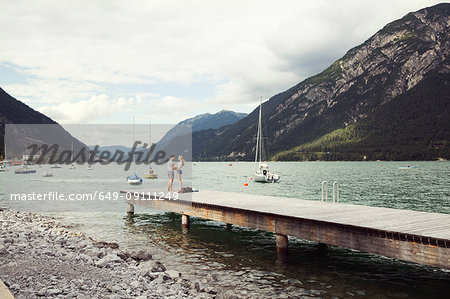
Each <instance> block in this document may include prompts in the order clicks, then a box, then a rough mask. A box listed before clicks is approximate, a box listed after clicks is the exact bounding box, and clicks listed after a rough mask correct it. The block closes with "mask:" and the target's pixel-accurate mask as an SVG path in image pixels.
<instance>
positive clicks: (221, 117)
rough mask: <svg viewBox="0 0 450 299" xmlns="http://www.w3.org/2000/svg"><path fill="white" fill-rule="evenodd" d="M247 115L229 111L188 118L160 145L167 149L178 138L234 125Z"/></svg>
mask: <svg viewBox="0 0 450 299" xmlns="http://www.w3.org/2000/svg"><path fill="white" fill-rule="evenodd" d="M247 115H248V114H247V113H238V112H233V111H228V110H222V111H220V112H217V113H215V114H210V113H204V114H200V115H197V116H195V117H192V118H188V119H186V120H183V121H181V122H179V123H178V124H176V125H175V126H174V127H173V128H172V129H170V130H169V131H168V132H167V133H166V134H165V135H164V136H163V137H162V138H161V140H159V141H158V145H159V146H161V147H165V146H166V145H168V144H169V143H170V141H171V140H174V139H175V138H176V137H179V136H183V135H186V134H191V132H197V131H201V130H207V129H218V128H221V127H223V126H226V125H232V124H234V123H236V122H237V121H239V120H241V119H243V118H244V117H246V116H247Z"/></svg>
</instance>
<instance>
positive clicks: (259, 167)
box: [253, 102, 280, 183]
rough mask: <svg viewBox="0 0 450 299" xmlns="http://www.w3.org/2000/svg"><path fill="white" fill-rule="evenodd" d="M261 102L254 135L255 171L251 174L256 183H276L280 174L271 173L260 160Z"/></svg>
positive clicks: (261, 138)
mask: <svg viewBox="0 0 450 299" xmlns="http://www.w3.org/2000/svg"><path fill="white" fill-rule="evenodd" d="M261 108H262V105H261V102H260V103H259V120H258V133H257V135H256V151H255V152H256V153H255V168H256V169H255V173H254V174H253V181H255V182H258V183H276V182H278V181H279V180H280V176H279V175H278V174H276V173H272V172H270V170H269V165H268V164H266V163H263V162H262V155H263V137H262V124H261V115H262V114H261Z"/></svg>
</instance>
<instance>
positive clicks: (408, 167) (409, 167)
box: [398, 165, 417, 169]
mask: <svg viewBox="0 0 450 299" xmlns="http://www.w3.org/2000/svg"><path fill="white" fill-rule="evenodd" d="M412 168H417V166H411V165H408V166H399V167H398V169H412Z"/></svg>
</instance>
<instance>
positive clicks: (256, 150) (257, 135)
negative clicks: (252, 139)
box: [255, 101, 261, 170]
mask: <svg viewBox="0 0 450 299" xmlns="http://www.w3.org/2000/svg"><path fill="white" fill-rule="evenodd" d="M260 123H261V101H259V117H258V132H257V133H256V149H255V170H256V168H257V166H256V163H257V162H258V155H259V139H260V136H259V135H260V133H261V132H260Z"/></svg>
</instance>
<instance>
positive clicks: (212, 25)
mask: <svg viewBox="0 0 450 299" xmlns="http://www.w3.org/2000/svg"><path fill="white" fill-rule="evenodd" d="M437 3H439V1H426V0H420V1H419V0H377V1H360V0H359V1H358V0H314V1H300V0H297V1H287V0H286V1H244V0H239V1H233V0H227V1H211V0H209V1H207V0H204V1H193V0H180V1H170V0H169V1H168V0H164V1H150V0H130V1H113V0H106V1H102V0H96V1H80V0H75V1H71V0H65V1H59V0H53V1H46V0H40V1H21V0H14V1H6V0H0V4H1V6H0V7H1V8H0V28H2V29H1V30H0V40H1V43H0V87H1V88H3V89H5V90H6V91H7V92H8V93H9V94H11V95H12V96H13V97H15V98H17V99H19V100H21V101H23V102H25V103H26V104H27V105H29V106H31V107H32V108H34V109H37V110H39V111H41V112H43V113H45V114H46V115H48V116H50V117H51V118H53V119H55V120H56V121H58V122H60V123H63V124H70V123H72V124H82V123H83V124H86V123H93V124H95V123H109V124H115V123H117V124H120V123H130V122H131V119H132V117H133V116H135V117H136V122H137V123H143V124H145V123H148V121H151V122H152V123H162V124H163V123H167V124H170V123H176V122H178V121H181V120H183V119H185V118H187V117H192V116H194V115H197V114H200V113H205V112H211V113H215V112H217V111H220V110H222V109H228V110H234V111H239V112H250V111H252V110H253V109H254V108H255V106H256V105H257V102H258V101H259V98H260V97H261V96H262V97H263V99H267V98H269V97H271V96H273V95H274V94H276V93H279V92H281V91H284V90H286V89H287V88H289V87H291V86H293V85H295V84H297V83H298V82H300V81H302V80H303V79H305V78H306V77H308V76H310V75H314V74H315V73H317V72H319V71H321V70H323V69H324V68H325V67H327V66H328V65H330V64H331V63H332V62H333V61H334V60H335V59H338V58H339V57H341V56H343V55H344V54H345V52H346V51H347V50H348V49H349V48H351V47H353V46H356V45H358V44H360V43H362V42H363V41H364V40H366V39H367V38H369V37H370V36H371V35H373V34H374V33H375V32H376V31H378V30H379V29H381V28H382V27H383V26H384V25H385V24H387V23H388V22H391V21H393V20H396V19H398V18H401V17H402V16H404V15H405V14H407V13H408V12H410V11H415V10H418V9H421V8H423V7H426V6H431V5H434V4H437Z"/></svg>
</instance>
